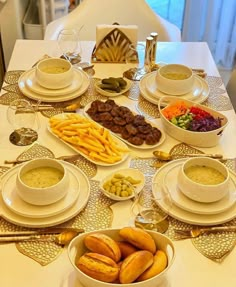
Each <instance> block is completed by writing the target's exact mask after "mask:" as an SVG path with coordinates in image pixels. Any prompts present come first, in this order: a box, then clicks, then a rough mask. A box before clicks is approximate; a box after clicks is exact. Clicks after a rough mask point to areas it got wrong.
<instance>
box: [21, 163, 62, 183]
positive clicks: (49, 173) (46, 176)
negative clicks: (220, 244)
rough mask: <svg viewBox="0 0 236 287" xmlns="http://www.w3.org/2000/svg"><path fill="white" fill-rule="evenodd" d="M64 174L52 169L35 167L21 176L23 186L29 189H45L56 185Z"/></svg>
mask: <svg viewBox="0 0 236 287" xmlns="http://www.w3.org/2000/svg"><path fill="white" fill-rule="evenodd" d="M63 175H64V173H63V172H62V171H60V170H59V169H57V168H54V167H45V166H44V167H37V168H34V169H31V170H29V171H27V172H26V173H24V174H23V175H22V176H21V180H22V181H23V183H24V184H26V185H28V186H30V187H36V188H45V187H50V186H52V185H55V184H57V183H58V182H59V181H60V180H61V179H62V178H63Z"/></svg>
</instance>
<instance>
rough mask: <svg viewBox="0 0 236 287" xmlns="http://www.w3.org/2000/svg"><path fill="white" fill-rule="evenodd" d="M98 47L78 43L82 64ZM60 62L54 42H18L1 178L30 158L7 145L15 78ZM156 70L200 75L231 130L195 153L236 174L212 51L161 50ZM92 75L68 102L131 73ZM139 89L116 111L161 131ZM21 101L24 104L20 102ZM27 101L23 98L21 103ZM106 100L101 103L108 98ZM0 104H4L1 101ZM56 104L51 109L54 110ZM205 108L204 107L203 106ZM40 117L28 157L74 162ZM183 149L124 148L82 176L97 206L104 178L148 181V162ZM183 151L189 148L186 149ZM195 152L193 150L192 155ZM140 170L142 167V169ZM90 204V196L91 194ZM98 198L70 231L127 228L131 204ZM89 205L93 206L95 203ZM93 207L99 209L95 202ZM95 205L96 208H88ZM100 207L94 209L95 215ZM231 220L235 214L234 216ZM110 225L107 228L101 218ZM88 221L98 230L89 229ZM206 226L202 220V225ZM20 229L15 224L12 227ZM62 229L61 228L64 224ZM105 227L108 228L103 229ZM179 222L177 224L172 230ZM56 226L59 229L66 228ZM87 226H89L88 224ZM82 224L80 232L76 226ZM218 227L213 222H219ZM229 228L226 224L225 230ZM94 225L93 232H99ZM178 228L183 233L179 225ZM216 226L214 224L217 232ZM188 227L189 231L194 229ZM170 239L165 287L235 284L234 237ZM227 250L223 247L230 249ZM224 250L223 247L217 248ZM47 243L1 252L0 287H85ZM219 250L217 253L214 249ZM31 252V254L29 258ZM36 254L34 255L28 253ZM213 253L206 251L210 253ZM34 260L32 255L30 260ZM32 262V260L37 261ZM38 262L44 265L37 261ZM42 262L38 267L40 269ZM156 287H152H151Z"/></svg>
mask: <svg viewBox="0 0 236 287" xmlns="http://www.w3.org/2000/svg"><path fill="white" fill-rule="evenodd" d="M94 45H95V42H93V41H81V48H82V54H81V57H82V60H81V61H82V62H89V63H91V55H92V52H93V49H94ZM45 55H47V56H50V57H59V56H60V55H61V52H60V50H59V47H58V44H57V42H56V41H48V40H22V39H20V40H16V43H15V46H14V50H13V52H12V55H11V60H10V62H9V66H8V68H7V73H6V76H5V81H4V83H3V86H2V89H1V95H0V168H1V169H0V172H1V174H4V173H5V171H8V170H9V169H11V168H12V165H10V164H7V163H6V162H5V161H6V160H15V159H16V158H19V156H20V155H24V154H25V153H27V149H29V148H30V147H29V146H28V147H26V146H17V145H13V144H12V143H11V142H10V141H9V135H10V133H11V132H12V130H13V127H12V125H11V124H10V123H9V121H8V120H7V109H8V106H9V105H8V103H9V101H8V100H9V98H14V97H16V98H17V94H18V93H20V91H19V90H18V89H17V85H18V82H17V80H18V78H19V76H20V75H21V74H22V73H23V72H24V71H27V70H30V69H31V68H32V66H33V65H34V64H35V63H37V62H38V61H39V60H40V59H42V58H43V57H45ZM156 63H179V64H184V65H187V66H189V67H192V68H194V69H203V70H204V72H205V73H206V77H205V80H206V81H207V82H208V85H209V88H210V92H209V98H208V102H207V106H210V107H211V108H213V109H217V110H218V111H220V112H221V113H222V114H224V115H225V116H226V117H227V118H228V124H227V126H226V128H225V129H224V131H223V134H222V135H221V138H220V140H219V143H218V144H217V145H216V146H214V147H208V148H204V147H201V148H196V149H197V150H200V152H202V153H207V154H209V153H217V154H222V155H223V157H224V158H225V159H227V160H228V161H229V164H230V167H231V168H232V169H233V171H235V169H236V165H235V159H236V148H235V147H236V114H235V111H234V109H233V107H232V105H231V102H230V99H229V97H228V95H227V92H226V89H225V86H224V83H223V82H222V79H221V77H220V74H219V71H218V69H217V65H216V63H215V62H214V59H213V57H212V55H211V52H210V50H209V47H208V45H207V43H205V42H158V43H157V51H156ZM91 64H92V65H93V67H91V68H90V69H88V70H87V71H86V72H87V74H88V79H89V81H90V86H89V88H88V90H87V91H85V93H84V94H82V95H80V96H79V97H78V98H75V99H73V100H74V102H76V101H81V102H80V103H81V104H82V106H84V105H86V104H88V103H89V102H91V101H93V100H96V99H100V95H99V94H97V93H96V91H95V89H94V85H93V83H94V81H95V80H96V79H102V78H105V77H122V75H123V73H124V72H125V71H126V70H127V69H128V68H129V64H126V63H99V62H92V63H91ZM139 88H140V87H139V81H134V83H133V86H132V91H131V92H128V93H126V94H125V95H120V96H118V97H116V98H112V99H113V100H115V101H116V102H117V103H118V104H120V105H123V106H126V107H129V109H131V110H132V111H133V112H135V113H137V114H142V115H144V116H145V117H147V118H148V120H149V121H150V122H151V123H153V124H156V125H157V126H158V127H162V125H161V120H160V117H159V116H158V106H157V105H155V104H153V103H150V102H149V101H147V100H146V99H145V98H144V97H143V95H142V93H141V92H140V90H139ZM21 96H23V95H22V94H21ZM26 98H27V97H26ZM105 98H106V97H105ZM1 99H2V101H1ZM57 104H58V103H55V107H56V105H57ZM203 104H204V103H203ZM77 113H79V114H82V115H83V107H81V108H79V109H78V110H77ZM37 116H38V122H39V125H38V128H37V133H38V139H37V142H36V144H37V148H36V151H33V153H34V152H35V153H37V152H38V149H40V152H41V148H42V153H43V152H46V151H48V150H49V151H50V152H52V153H53V155H54V156H55V158H58V157H60V156H68V155H73V154H75V153H76V152H75V150H73V149H71V147H70V146H68V145H65V143H63V142H61V141H60V140H59V139H58V138H56V137H55V136H53V135H52V134H51V133H50V132H49V130H48V122H49V117H50V114H47V113H43V112H37ZM182 145H183V143H181V142H179V141H177V140H176V139H174V138H172V137H171V136H169V135H166V138H165V140H164V142H163V143H162V144H161V145H159V146H157V147H155V148H148V149H139V148H134V147H129V149H130V152H129V156H128V157H127V158H126V159H125V160H124V161H123V162H121V163H120V164H117V165H111V166H101V165H94V164H92V165H90V163H89V162H83V157H81V158H80V160H81V162H80V164H81V165H79V168H81V169H82V170H83V168H84V169H85V170H86V172H87V173H86V174H88V177H89V181H90V184H91V190H92V194H93V197H94V198H95V197H96V195H97V194H98V190H99V182H100V180H101V179H102V178H104V177H105V176H106V175H107V174H109V173H110V172H113V171H117V170H119V169H122V168H129V167H134V168H137V167H138V168H139V169H140V170H142V171H143V173H144V174H145V175H147V176H148V177H149V178H152V177H153V175H154V174H155V172H156V171H157V170H158V167H150V169H149V166H150V161H152V160H153V151H154V150H157V149H158V150H163V151H165V152H169V151H171V150H173V148H176V149H177V150H178V148H181V147H182ZM185 148H188V147H185ZM193 148H194V147H193ZM142 164H143V165H144V166H143V167H142ZM90 196H92V195H91V194H90ZM101 198H102V196H100V197H99V198H97V199H92V198H91V202H90V199H89V201H88V205H87V206H86V205H85V206H83V208H85V209H87V212H85V213H83V208H81V211H80V213H83V216H81V217H80V218H79V220H78V221H76V222H75V221H73V220H74V217H78V216H79V215H80V213H79V214H75V215H74V216H69V217H68V222H69V224H70V225H69V226H73V224H75V223H76V224H75V226H76V227H81V228H84V229H85V230H86V231H92V230H93V229H96V228H97V227H98V228H99V229H102V228H109V227H112V228H120V227H124V226H128V225H132V224H133V223H132V214H131V205H132V203H133V201H132V199H130V200H127V201H117V202H116V201H112V200H110V201H109V200H106V199H104V198H102V203H101V202H100V203H99V200H101ZM92 200H95V201H94V202H93V201H92ZM96 200H97V201H96ZM93 203H94V206H91V205H92V204H93ZM95 206H98V208H95ZM2 209H3V203H2V201H1V202H0V232H3V231H6V230H8V231H9V230H18V225H17V222H15V221H14V220H12V218H7V216H4V212H3V213H2ZM100 209H103V213H102V214H98V213H99V212H100ZM235 216H236V212H235ZM108 217H109V220H108V219H107V220H106V218H108ZM93 218H94V219H95V220H96V219H97V220H98V221H101V222H100V225H99V224H98V223H96V222H95V223H94V222H92V221H93ZM205 220H206V221H207V216H206V218H205ZM16 221H17V220H16ZM62 221H63V220H62ZM108 221H109V222H108ZM175 221H177V223H176V222H175ZM68 222H67V221H66V222H60V221H58V222H57V221H56V223H57V224H61V223H62V224H64V225H66V224H67V223H68ZM91 222H92V223H91ZM229 222H230V225H233V224H234V225H236V222H235V221H234V217H232V218H230V220H229ZM80 223H81V225H80ZM172 223H173V225H175V224H176V226H178V227H183V226H184V224H187V226H188V224H189V223H188V222H187V223H186V222H181V220H180V219H178V218H177V219H176V218H172ZM217 223H218V222H217ZM224 223H225V224H226V225H227V223H228V221H227V220H226V222H224ZM96 224H98V225H96ZM182 224H183V225H182ZM19 225H20V228H21V229H22V228H23V229H24V228H26V229H32V228H31V226H30V224H28V225H27V224H26V225H25V226H24V222H20V224H19ZM216 225H217V224H216ZM191 226H194V224H193V225H192V224H191ZM172 235H173V234H172V233H171V232H169V233H167V236H170V237H171V238H172V239H173V242H174V246H175V251H176V255H175V259H174V263H173V265H172V267H171V268H170V270H169V271H168V280H167V282H166V283H165V285H162V287H164V286H166V287H189V286H192V287H198V286H203V287H213V286H214V287H222V286H227V287H234V286H235V285H236V279H235V275H234V271H235V266H236V248H235V243H236V233H235V232H233V233H232V234H231V236H228V235H227V234H226V235H225V237H224V238H221V236H220V235H219V236H218V237H217V238H214V237H211V236H210V235H209V236H203V238H202V239H201V240H195V239H194V240H192V239H185V240H175V239H174V238H173V236H172ZM229 241H230V246H227V247H225V246H226V245H227V244H229ZM221 244H222V245H221ZM45 245H46V243H41V244H40V245H38V250H35V246H33V247H32V246H31V245H30V244H29V245H27V244H25V245H24V244H22V245H21V244H15V243H8V244H2V243H1V244H0V258H1V259H0V260H1V267H0V285H1V286H6V287H15V286H24V287H32V286H34V287H42V286H44V287H59V286H60V287H82V284H81V283H80V282H79V280H78V279H77V277H76V272H75V270H74V269H73V267H72V264H71V263H70V261H69V258H68V254H67V247H65V248H61V249H60V250H59V251H58V250H54V249H53V247H52V248H51V249H50V248H49V249H47V250H50V252H54V251H55V253H56V255H55V256H51V254H50V252H45V251H44V246H45ZM217 245H218V246H217ZM31 247H32V248H34V249H33V250H32V252H31ZM216 247H218V250H215V251H214V252H216V253H217V252H218V253H220V252H222V249H223V248H226V249H227V251H225V252H224V254H223V255H222V256H220V257H217V258H211V256H210V255H209V253H208V251H209V250H206V249H207V248H209V249H216ZM30 252H31V253H34V254H33V255H32V254H31V253H30ZM209 252H210V251H209ZM35 253H37V255H35ZM34 257H37V259H36V260H34V259H35V258H34ZM41 257H45V258H47V257H52V258H53V259H52V260H48V261H47V260H46V259H45V261H46V263H45V261H43V259H42V258H41ZM41 259H42V261H40V260H41ZM42 262H43V263H42ZM153 287H155V286H153Z"/></svg>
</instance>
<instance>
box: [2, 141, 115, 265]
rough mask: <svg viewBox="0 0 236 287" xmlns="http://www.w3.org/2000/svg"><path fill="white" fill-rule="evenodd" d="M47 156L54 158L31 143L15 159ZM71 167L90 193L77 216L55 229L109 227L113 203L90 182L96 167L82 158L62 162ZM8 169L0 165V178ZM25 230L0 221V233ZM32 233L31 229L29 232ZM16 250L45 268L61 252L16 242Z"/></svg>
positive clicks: (48, 244) (49, 245) (57, 248)
mask: <svg viewBox="0 0 236 287" xmlns="http://www.w3.org/2000/svg"><path fill="white" fill-rule="evenodd" d="M42 156H45V157H49V158H55V156H54V154H53V152H52V151H50V150H49V149H48V148H46V147H44V146H42V145H40V144H38V143H34V144H33V145H32V146H30V147H29V148H28V149H26V150H25V151H24V152H23V153H22V154H20V155H19V156H18V157H17V160H20V161H26V160H30V159H33V158H39V157H42ZM66 160H67V161H69V162H70V163H72V164H75V165H76V166H77V167H79V168H80V169H82V170H83V171H84V173H85V174H86V175H87V177H88V178H89V181H90V185H91V193H90V197H89V201H88V203H87V205H86V207H85V208H84V210H83V211H82V212H81V213H79V214H78V215H77V216H76V217H75V218H73V219H71V220H69V221H68V222H66V223H63V224H60V225H58V226H57V227H60V226H61V227H74V228H83V229H84V230H85V231H92V230H96V229H105V228H108V227H111V224H112V218H113V213H112V210H111V208H110V206H111V205H112V204H113V203H114V201H113V200H111V199H109V198H107V197H106V196H104V195H103V193H102V191H101V190H99V187H98V186H99V182H98V181H94V180H92V178H93V177H94V176H95V175H96V173H97V166H96V165H95V164H93V163H91V162H89V161H88V160H86V159H84V158H83V157H82V156H80V155H78V157H77V158H74V157H72V158H71V160H70V159H66ZM9 169H10V167H9V168H8V167H5V166H1V167H0V175H2V174H4V172H6V171H7V170H9ZM20 230H28V229H27V228H24V227H20V226H17V225H15V224H12V223H10V222H8V221H6V220H5V219H3V218H0V231H1V232H6V231H20ZM30 230H34V229H30ZM16 247H17V249H18V250H19V251H20V252H21V253H22V254H24V255H26V256H28V257H30V258H32V259H33V260H35V261H36V262H38V263H39V264H41V265H42V266H44V265H47V264H49V263H51V262H52V261H54V260H55V259H56V258H57V257H58V256H59V255H60V253H61V252H62V250H63V246H59V245H57V244H56V243H53V242H38V241H31V242H21V243H16Z"/></svg>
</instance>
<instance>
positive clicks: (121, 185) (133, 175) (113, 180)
mask: <svg viewBox="0 0 236 287" xmlns="http://www.w3.org/2000/svg"><path fill="white" fill-rule="evenodd" d="M144 184H145V177H144V174H143V173H142V172H141V171H139V170H138V169H135V168H126V169H120V170H118V171H115V172H112V173H110V174H109V175H107V176H106V177H105V178H103V179H102V180H101V182H100V189H101V190H102V191H103V193H104V195H106V196H107V197H109V198H111V199H113V200H117V201H123V200H128V199H130V198H133V197H134V196H135V195H137V194H139V192H140V191H141V190H142V189H143V187H144Z"/></svg>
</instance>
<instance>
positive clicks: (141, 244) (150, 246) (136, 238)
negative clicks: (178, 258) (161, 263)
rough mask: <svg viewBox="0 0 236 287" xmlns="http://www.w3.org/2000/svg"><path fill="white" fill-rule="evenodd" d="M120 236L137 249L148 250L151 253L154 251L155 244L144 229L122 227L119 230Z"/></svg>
mask: <svg viewBox="0 0 236 287" xmlns="http://www.w3.org/2000/svg"><path fill="white" fill-rule="evenodd" d="M119 233H120V236H121V237H123V238H124V239H125V240H126V241H128V242H129V243H131V244H132V245H134V246H136V247H138V248H139V249H143V250H148V251H150V252H151V253H152V254H155V252H156V244H155V241H154V239H153V238H152V236H151V235H150V234H149V233H147V232H146V231H145V230H143V229H140V228H137V227H124V228H122V229H121V230H120V232H119Z"/></svg>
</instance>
